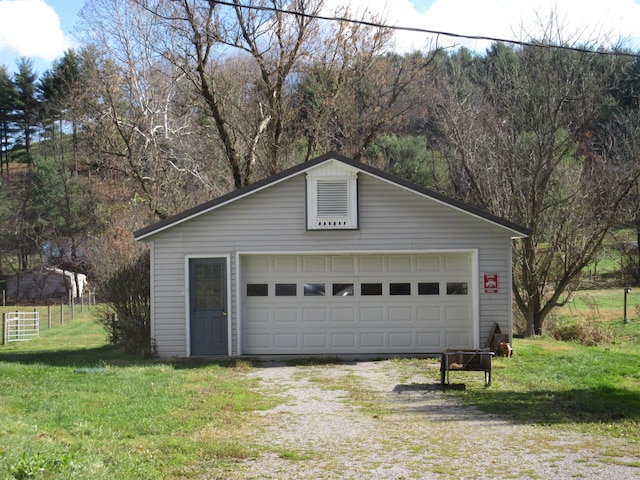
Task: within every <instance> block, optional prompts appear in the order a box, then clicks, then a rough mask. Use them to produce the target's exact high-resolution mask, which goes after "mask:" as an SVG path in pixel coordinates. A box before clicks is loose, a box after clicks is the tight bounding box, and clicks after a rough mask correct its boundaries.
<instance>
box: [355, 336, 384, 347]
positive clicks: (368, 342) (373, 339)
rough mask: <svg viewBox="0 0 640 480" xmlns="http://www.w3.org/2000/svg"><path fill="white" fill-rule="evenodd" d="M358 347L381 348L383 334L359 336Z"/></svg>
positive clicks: (382, 345)
mask: <svg viewBox="0 0 640 480" xmlns="http://www.w3.org/2000/svg"><path fill="white" fill-rule="evenodd" d="M360 346H361V347H362V348H383V347H384V332H374V333H362V334H360Z"/></svg>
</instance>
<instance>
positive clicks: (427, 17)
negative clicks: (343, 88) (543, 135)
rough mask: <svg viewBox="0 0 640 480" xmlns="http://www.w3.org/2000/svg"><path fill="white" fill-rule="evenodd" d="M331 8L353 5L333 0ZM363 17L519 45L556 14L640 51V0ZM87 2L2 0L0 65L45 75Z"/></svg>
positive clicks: (408, 46) (417, 37) (404, 35)
mask: <svg viewBox="0 0 640 480" xmlns="http://www.w3.org/2000/svg"><path fill="white" fill-rule="evenodd" d="M326 1H327V4H328V7H329V8H331V7H334V6H338V5H344V4H345V2H346V1H348V0H326ZM351 4H352V9H353V10H354V11H356V12H363V11H365V10H367V11H368V12H371V13H378V14H381V15H382V18H383V19H384V23H386V24H389V25H395V26H402V27H414V28H421V29H427V30H434V31H440V32H451V33H457V34H462V35H474V36H485V37H492V38H500V39H507V40H520V39H522V38H523V37H526V36H527V35H526V34H528V35H531V36H534V37H535V36H536V35H537V36H540V35H539V33H540V27H539V26H540V25H541V24H542V25H544V24H546V23H547V20H548V18H549V15H550V12H552V11H555V12H556V14H557V18H558V20H559V22H560V24H561V26H562V31H563V32H567V33H566V34H567V35H568V34H571V35H573V36H575V39H576V40H578V41H581V42H591V41H593V40H595V39H603V38H608V39H609V41H610V42H611V43H616V42H618V41H619V40H626V41H627V42H628V45H629V46H630V47H631V48H633V49H634V50H640V0H351ZM83 5H84V0H0V65H5V66H7V68H8V69H9V71H10V72H13V71H15V65H16V61H17V60H18V59H19V58H20V57H22V56H24V57H28V58H31V59H33V60H34V69H35V70H36V71H37V72H38V73H39V74H42V73H43V72H44V71H46V70H48V69H49V68H51V65H52V61H53V60H55V59H58V58H60V57H61V56H62V55H63V54H64V52H65V51H66V50H68V49H69V48H73V47H77V46H78V43H77V42H76V41H75V40H74V37H73V31H74V26H76V25H77V23H78V21H79V17H78V12H79V11H80V9H81V8H82V6H83ZM434 41H435V38H434V37H433V36H431V35H427V34H423V33H411V32H398V33H397V34H396V49H397V50H398V51H401V52H407V51H411V50H415V49H422V48H425V47H428V46H434V43H433V42H434ZM437 42H438V46H442V47H449V46H451V47H456V46H465V47H467V48H470V49H472V50H475V51H478V52H484V51H485V49H486V48H487V47H488V46H489V45H490V44H491V42H487V41H481V40H465V39H461V38H452V37H447V36H443V35H441V36H439V37H438V38H437Z"/></svg>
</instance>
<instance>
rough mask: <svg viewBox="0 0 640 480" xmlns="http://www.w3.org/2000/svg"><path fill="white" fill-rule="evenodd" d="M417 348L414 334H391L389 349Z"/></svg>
mask: <svg viewBox="0 0 640 480" xmlns="http://www.w3.org/2000/svg"><path fill="white" fill-rule="evenodd" d="M413 346H415V345H414V342H413V333H412V332H407V333H390V334H389V347H390V348H411V347H413Z"/></svg>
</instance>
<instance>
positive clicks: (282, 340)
mask: <svg viewBox="0 0 640 480" xmlns="http://www.w3.org/2000/svg"><path fill="white" fill-rule="evenodd" d="M273 344H274V345H275V347H276V348H279V349H282V348H285V349H293V350H296V349H298V347H299V344H298V335H297V334H295V333H277V334H274V335H273Z"/></svg>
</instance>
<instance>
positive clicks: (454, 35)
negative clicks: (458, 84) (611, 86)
mask: <svg viewBox="0 0 640 480" xmlns="http://www.w3.org/2000/svg"><path fill="white" fill-rule="evenodd" d="M208 2H209V3H210V4H216V5H226V6H228V7H237V8H245V9H248V10H261V11H268V12H275V13H284V14H287V15H295V16H298V17H303V18H309V19H315V20H326V21H329V22H346V23H353V24H356V25H364V26H367V27H374V28H384V29H390V30H400V31H404V32H414V33H426V34H430V35H436V36H444V37H452V38H464V39H468V40H483V41H489V42H499V43H508V44H511V45H517V46H520V47H535V48H553V49H557V50H570V51H573V52H578V53H591V54H594V55H613V56H623V57H630V58H636V59H640V54H638V53H631V52H626V51H606V50H591V49H588V48H582V47H571V46H568V45H552V44H545V43H535V42H526V41H521V40H508V39H505V38H497V37H488V36H484V35H465V34H462V33H454V32H445V31H440V30H429V29H426V28H418V27H402V26H397V25H386V24H383V23H378V22H371V21H367V20H354V19H352V18H346V17H333V16H326V15H319V14H312V13H303V12H297V11H295V10H286V9H283V8H277V7H265V6H261V5H242V4H240V3H238V4H236V3H232V2H226V1H224V0H208Z"/></svg>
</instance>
